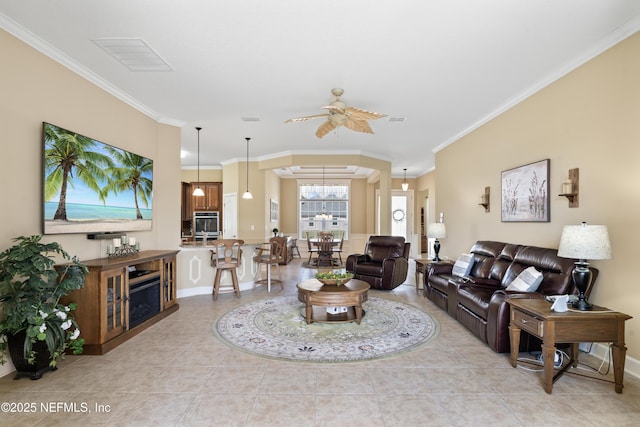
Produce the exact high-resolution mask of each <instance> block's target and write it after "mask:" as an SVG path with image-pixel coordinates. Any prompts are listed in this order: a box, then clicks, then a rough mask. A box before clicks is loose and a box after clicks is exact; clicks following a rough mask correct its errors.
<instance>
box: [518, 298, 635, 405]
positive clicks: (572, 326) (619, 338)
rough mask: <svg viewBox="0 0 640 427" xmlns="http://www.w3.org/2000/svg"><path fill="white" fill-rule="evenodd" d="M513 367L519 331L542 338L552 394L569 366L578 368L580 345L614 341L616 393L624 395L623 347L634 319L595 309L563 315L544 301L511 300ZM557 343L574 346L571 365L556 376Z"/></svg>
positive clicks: (546, 381) (547, 387)
mask: <svg viewBox="0 0 640 427" xmlns="http://www.w3.org/2000/svg"><path fill="white" fill-rule="evenodd" d="M507 302H508V303H509V305H510V306H511V322H510V324H509V338H510V339H511V366H513V367H514V368H515V367H516V366H517V364H518V349H519V347H520V331H521V330H524V331H526V332H528V333H529V334H531V335H533V336H536V337H538V338H540V339H542V357H543V360H544V378H543V386H544V390H545V391H546V392H547V393H549V394H551V390H552V388H553V383H554V382H555V381H556V380H557V379H558V378H560V376H562V374H564V372H565V371H566V370H567V369H569V368H570V367H572V366H573V367H574V368H575V367H577V366H578V353H579V351H578V344H579V343H581V342H611V343H612V344H613V346H612V359H613V376H614V380H615V390H616V393H622V389H623V387H624V385H623V384H622V381H623V377H624V361H625V360H624V359H625V356H626V354H627V347H626V346H625V344H624V322H625V321H627V320H628V319H631V316H629V315H627V314H624V313H619V312H617V311H611V310H608V309H606V308H604V307H597V306H594V309H593V311H576V310H569V311H565V312H563V313H557V312H554V311H551V303H550V302H548V301H546V300H545V299H543V298H534V299H527V298H511V299H508V300H507ZM556 343H570V344H571V363H570V364H567V366H565V367H564V368H562V369H561V370H560V371H559V372H558V373H557V374H556V375H555V376H554V357H555V352H556V347H555V344H556Z"/></svg>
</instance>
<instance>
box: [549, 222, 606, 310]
mask: <svg viewBox="0 0 640 427" xmlns="http://www.w3.org/2000/svg"><path fill="white" fill-rule="evenodd" d="M558 256H560V257H563V258H577V259H578V262H576V263H575V264H576V267H575V268H574V269H573V271H572V272H571V276H572V277H573V283H575V285H576V288H577V289H578V292H579V295H578V300H577V301H576V302H574V303H573V308H575V309H577V310H591V309H592V307H593V306H592V305H591V304H590V303H589V302H587V298H586V296H585V292H586V291H587V289H589V285H590V284H591V278H592V273H591V270H589V263H588V262H587V259H609V258H611V256H612V255H611V243H610V242H609V231H608V230H607V226H606V225H587V223H586V222H583V223H582V224H580V225H565V226H564V228H563V229H562V236H561V237H560V245H559V246H558Z"/></svg>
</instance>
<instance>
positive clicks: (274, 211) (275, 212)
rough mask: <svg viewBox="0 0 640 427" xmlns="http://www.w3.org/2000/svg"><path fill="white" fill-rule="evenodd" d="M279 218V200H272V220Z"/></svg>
mask: <svg viewBox="0 0 640 427" xmlns="http://www.w3.org/2000/svg"><path fill="white" fill-rule="evenodd" d="M277 220H278V202H276V201H275V200H271V222H274V221H277Z"/></svg>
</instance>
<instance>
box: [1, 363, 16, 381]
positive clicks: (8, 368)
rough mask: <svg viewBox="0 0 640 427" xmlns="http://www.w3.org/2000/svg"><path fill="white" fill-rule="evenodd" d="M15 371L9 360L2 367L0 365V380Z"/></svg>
mask: <svg viewBox="0 0 640 427" xmlns="http://www.w3.org/2000/svg"><path fill="white" fill-rule="evenodd" d="M15 370H16V368H15V367H14V366H13V363H11V360H9V361H7V363H5V364H4V365H0V378H2V377H4V376H5V375H9V374H10V373H12V372H14V371H15Z"/></svg>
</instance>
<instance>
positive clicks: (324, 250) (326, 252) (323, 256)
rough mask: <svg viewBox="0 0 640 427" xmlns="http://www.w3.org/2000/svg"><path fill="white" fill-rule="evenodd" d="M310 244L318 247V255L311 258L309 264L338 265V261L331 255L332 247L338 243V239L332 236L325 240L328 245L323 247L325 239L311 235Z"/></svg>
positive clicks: (320, 265) (319, 265)
mask: <svg viewBox="0 0 640 427" xmlns="http://www.w3.org/2000/svg"><path fill="white" fill-rule="evenodd" d="M309 242H310V243H311V245H312V246H316V247H318V257H317V258H315V259H314V260H311V264H312V265H315V266H317V267H339V266H340V263H339V262H338V260H337V259H335V258H334V257H333V254H334V252H333V248H335V247H336V246H338V245H339V244H340V239H336V238H332V239H331V240H328V241H326V242H327V243H328V245H327V246H328V247H323V246H324V245H323V243H325V241H324V240H323V239H322V238H318V237H313V238H310V239H309Z"/></svg>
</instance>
